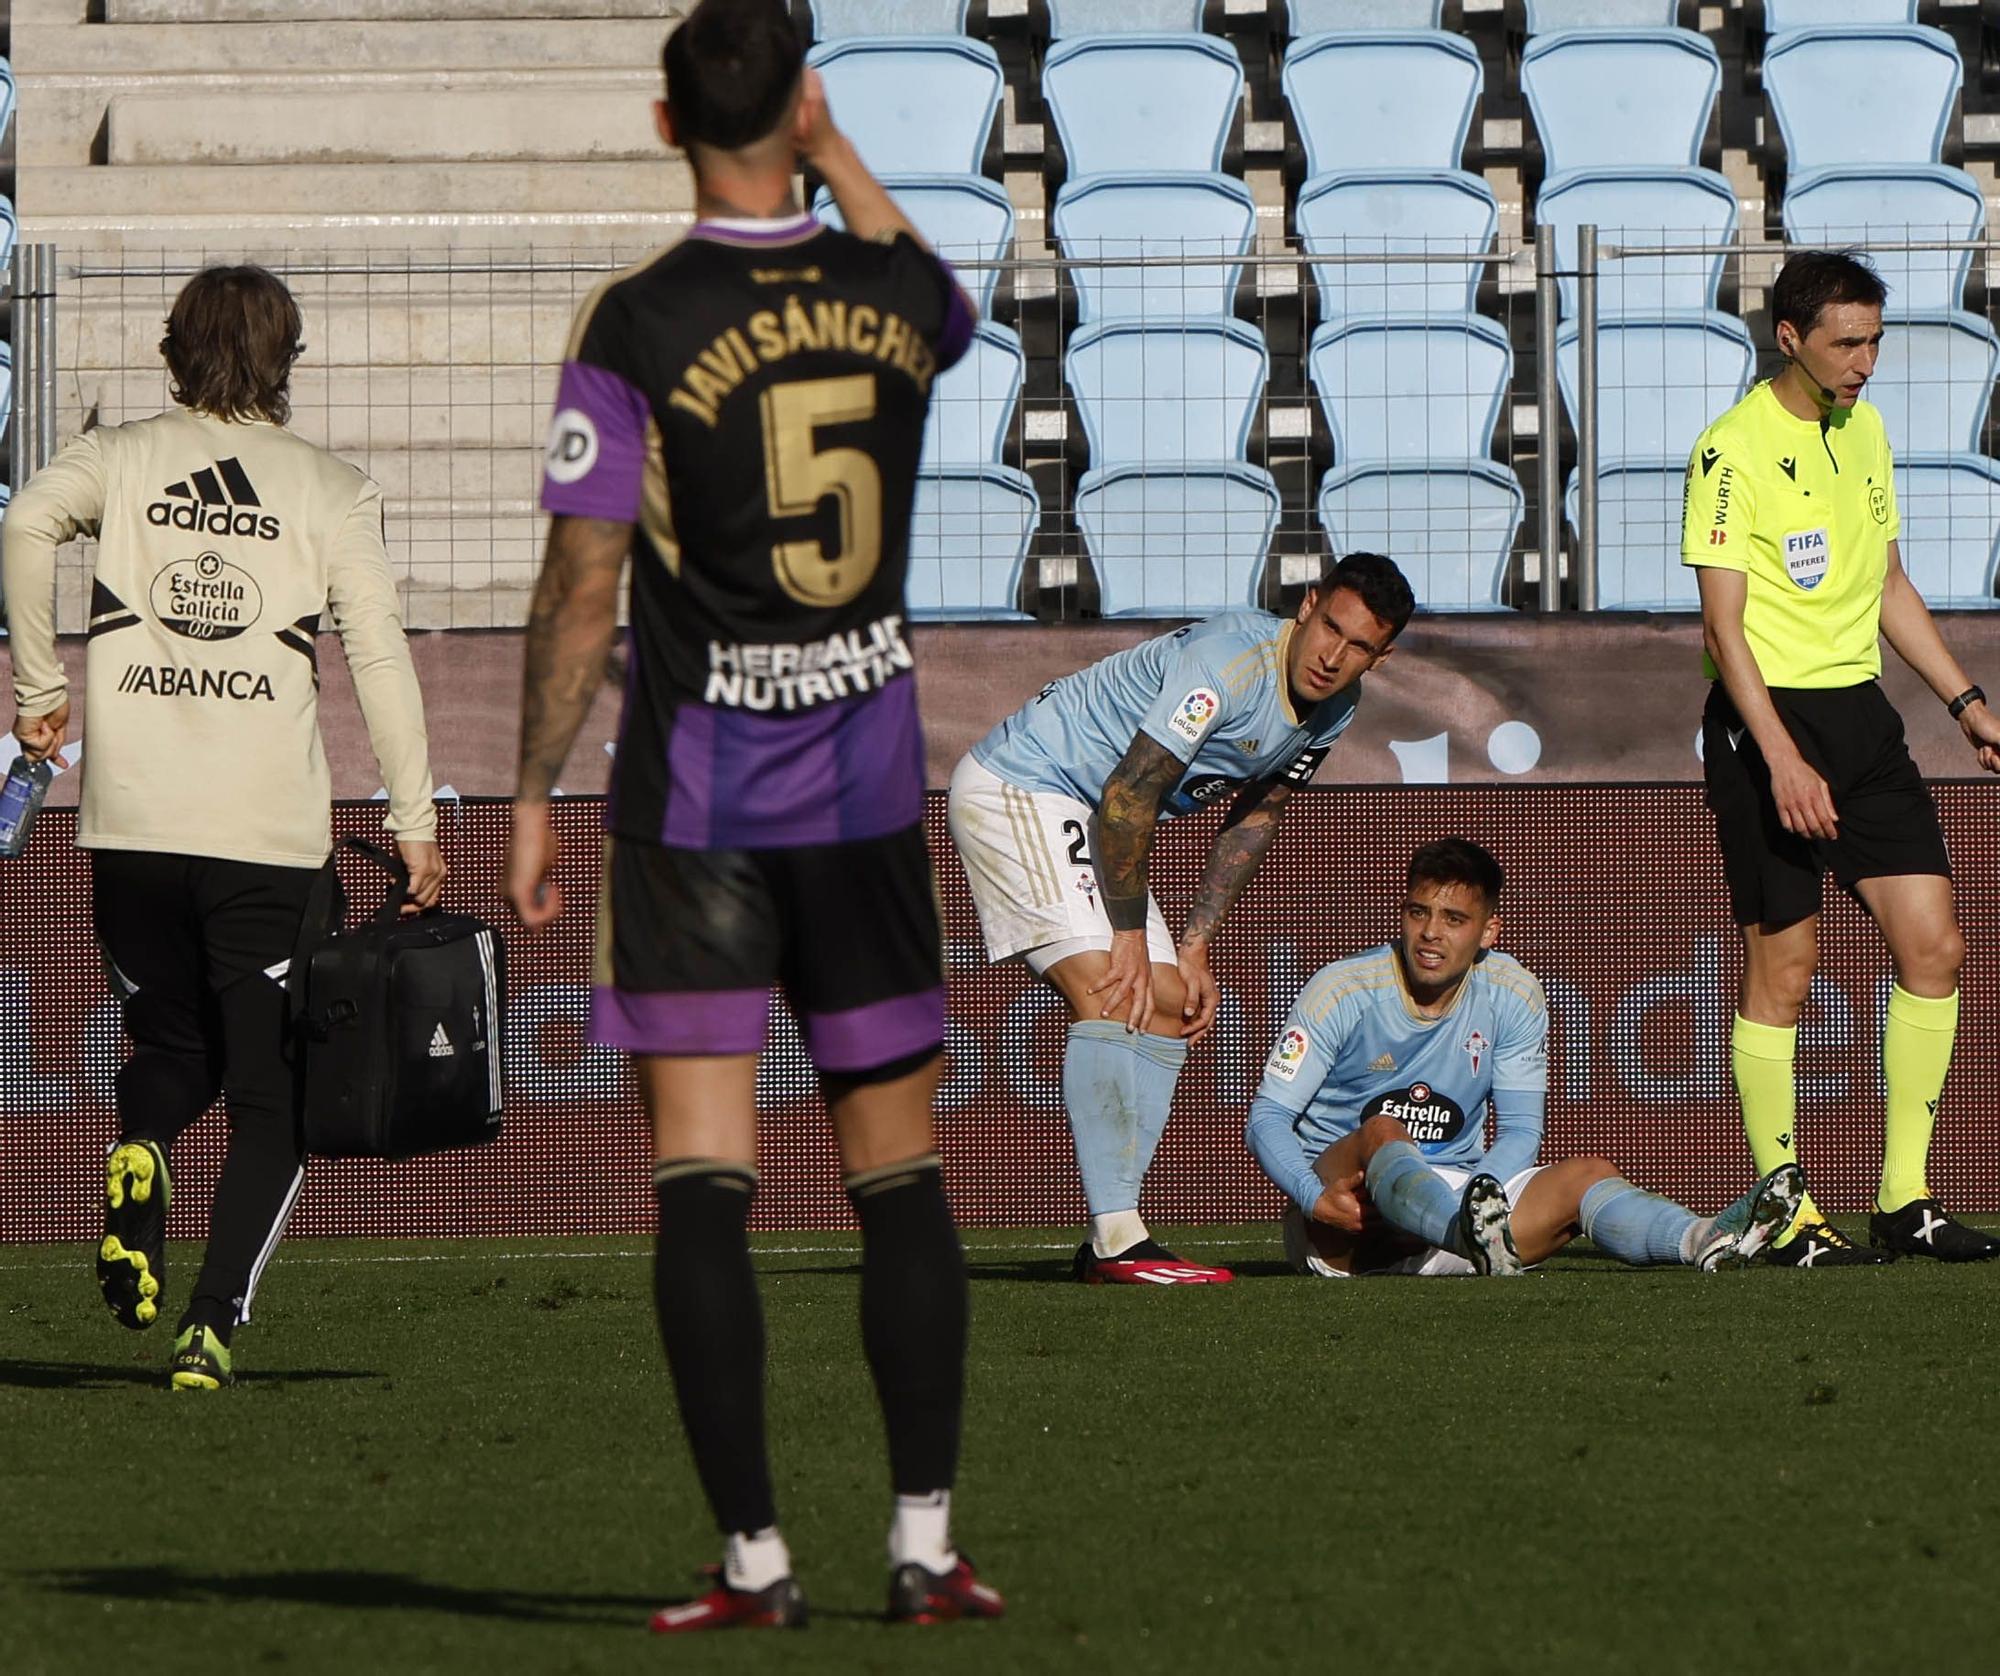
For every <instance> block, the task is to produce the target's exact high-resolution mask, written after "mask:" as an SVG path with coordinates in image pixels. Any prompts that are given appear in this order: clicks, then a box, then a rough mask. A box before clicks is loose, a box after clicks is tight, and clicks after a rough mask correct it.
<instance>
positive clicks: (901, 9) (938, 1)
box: [812, 0, 971, 41]
mask: <svg viewBox="0 0 2000 1676" xmlns="http://www.w3.org/2000/svg"><path fill="white" fill-rule="evenodd" d="M970 9H971V4H970V0H812V14H813V39H814V40H816V41H831V40H837V39H839V38H840V37H842V36H846V35H963V34H964V33H965V14H966V13H967V12H968V11H969V10H970Z"/></svg>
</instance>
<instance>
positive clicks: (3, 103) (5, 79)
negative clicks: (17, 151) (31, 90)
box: [0, 58, 14, 141]
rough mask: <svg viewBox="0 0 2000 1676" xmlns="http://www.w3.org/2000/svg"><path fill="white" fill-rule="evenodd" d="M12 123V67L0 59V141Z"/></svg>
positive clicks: (5, 136)
mask: <svg viewBox="0 0 2000 1676" xmlns="http://www.w3.org/2000/svg"><path fill="white" fill-rule="evenodd" d="M13 123H14V66H13V65H12V64H10V63H8V62H7V60H6V59H4V58H0V141H4V140H5V139H6V138H7V130H8V129H9V128H10V127H12V126H13Z"/></svg>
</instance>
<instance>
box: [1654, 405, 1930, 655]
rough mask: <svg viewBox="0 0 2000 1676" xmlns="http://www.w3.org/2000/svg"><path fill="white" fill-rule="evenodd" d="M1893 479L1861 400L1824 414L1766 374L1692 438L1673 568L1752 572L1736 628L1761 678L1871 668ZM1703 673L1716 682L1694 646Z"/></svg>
mask: <svg viewBox="0 0 2000 1676" xmlns="http://www.w3.org/2000/svg"><path fill="white" fill-rule="evenodd" d="M1897 528H1898V522H1897V516H1896V485H1895V482H1894V480H1893V479H1892V477H1891V473H1890V459H1889V438H1888V436H1887V435H1886V434H1885V433H1884V431H1883V429H1882V415H1881V414H1880V413H1879V412H1877V411H1876V409H1875V408H1874V406H1873V405H1872V404H1870V403H1868V402H1865V401H1862V402H1856V403H1855V404H1854V406H1853V407H1851V408H1848V409H1845V410H1842V409H1839V408H1836V409H1835V410H1834V411H1833V413H1832V414H1831V415H1830V416H1829V417H1828V418H1827V420H1826V421H1825V422H1821V421H1820V420H1817V419H1801V418H1799V417H1797V416H1796V415H1795V414H1793V413H1791V412H1789V411H1788V410H1787V409H1786V407H1785V405H1784V403H1783V402H1781V401H1779V400H1778V398H1777V395H1776V394H1775V393H1774V392H1773V391H1772V389H1771V386H1770V385H1769V384H1768V383H1765V384H1759V385H1758V386H1757V387H1756V388H1755V389H1754V390H1752V391H1751V392H1750V394H1749V395H1747V396H1745V397H1744V398H1743V399H1742V400H1741V401H1740V402H1738V403H1737V404H1736V405H1735V406H1734V407H1732V408H1731V409H1730V410H1729V411H1728V412H1727V413H1725V414H1723V416H1722V417H1721V418H1720V419H1718V420H1716V421H1715V423H1714V424H1712V425H1710V426H1709V427H1708V429H1707V430H1705V431H1703V432H1702V433H1701V437H1700V439H1699V440H1698V441H1697V442H1696V443H1695V445H1694V453H1693V454H1692V455H1691V456H1690V457H1689V459H1688V468H1687V486H1686V489H1685V491H1684V492H1683V495H1682V499H1681V563H1682V564H1690V565H1715V566H1718V567H1720V568H1722V569H1725V570H1740V571H1742V572H1744V574H1745V575H1746V576H1748V578H1749V589H1750V591H1749V596H1748V598H1747V599H1746V601H1745V602H1744V606H1743V632H1744V636H1745V638H1746V639H1748V641H1749V642H1750V650H1751V652H1752V653H1753V654H1754V655H1755V657H1756V659H1757V668H1758V671H1759V673H1761V674H1762V675H1763V677H1764V684H1765V685H1766V686H1768V687H1853V686H1859V685H1860V684H1861V683H1862V682H1863V681H1872V680H1875V679H1876V678H1877V677H1879V676H1880V675H1881V673H1882V647H1881V641H1880V637H1879V628H1878V625H1879V621H1880V618H1881V615H1882V583H1883V579H1884V578H1885V577H1886V576H1887V575H1888V569H1889V543H1890V542H1892V541H1894V540H1895V539H1896V531H1897ZM1702 672H1703V674H1705V675H1707V676H1708V677H1709V678H1710V679H1711V680H1713V679H1714V678H1715V675H1716V669H1715V664H1714V662H1713V661H1712V660H1711V659H1710V658H1709V657H1708V656H1707V655H1706V654H1704V655H1703V657H1702Z"/></svg>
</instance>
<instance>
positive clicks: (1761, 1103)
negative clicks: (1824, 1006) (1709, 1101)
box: [1729, 1013, 1820, 1245]
mask: <svg viewBox="0 0 2000 1676" xmlns="http://www.w3.org/2000/svg"><path fill="white" fill-rule="evenodd" d="M1798 1045H1799V1032H1798V1027H1797V1026H1796V1025H1793V1026H1790V1027H1782V1026H1779V1025H1776V1024H1753V1023H1751V1021H1750V1020H1749V1019H1747V1018H1745V1017H1744V1016H1743V1015H1742V1014H1741V1013H1738V1014H1737V1015H1736V1027H1735V1029H1734V1030H1733V1031H1731V1033H1730V1037H1729V1068H1730V1070H1731V1071H1733V1072H1734V1073H1735V1075H1736V1098H1737V1099H1738V1100H1739V1101H1741V1102H1742V1105H1743V1133H1744V1136H1745V1137H1746V1138H1747V1139H1748V1140H1749V1142H1750V1156H1751V1158H1752V1159H1753V1160H1754V1161H1755V1163H1756V1165H1757V1173H1758V1175H1760V1176H1766V1175H1769V1174H1770V1173H1771V1172H1772V1171H1773V1170H1775V1169H1776V1168H1777V1167H1778V1166H1779V1165H1780V1164H1796V1163H1797V1162H1798V1161H1799V1159H1798V1151H1797V1149H1796V1148H1795V1147H1794V1146H1793V1144H1792V1119H1793V1117H1794V1115H1795V1114H1796V1112H1797V1110H1798V1093H1797V1088H1796V1086H1795V1082H1794V1079H1793V1075H1792V1061H1793V1059H1794V1058H1795V1057H1796V1055H1797V1053H1798ZM1819 1220H1820V1214H1819V1207H1818V1206H1817V1205H1815V1204H1814V1203H1813V1202H1812V1196H1811V1195H1810V1194H1808V1195H1806V1197H1805V1198H1804V1199H1802V1200H1801V1201H1800V1202H1799V1213H1798V1215H1797V1216H1795V1217H1793V1218H1792V1228H1797V1227H1798V1226H1799V1225H1800V1224H1801V1223H1805V1222H1817V1221H1819ZM1791 1237H1792V1236H1791V1230H1790V1229H1787V1230H1786V1232H1785V1234H1784V1235H1783V1237H1781V1238H1780V1239H1779V1240H1778V1242H1777V1243H1778V1244H1779V1245H1783V1244H1784V1243H1785V1241H1786V1240H1789V1239H1790V1238H1791Z"/></svg>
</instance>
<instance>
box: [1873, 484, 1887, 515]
mask: <svg viewBox="0 0 2000 1676" xmlns="http://www.w3.org/2000/svg"><path fill="white" fill-rule="evenodd" d="M1868 516H1869V517H1871V518H1873V519H1874V520H1875V522H1876V523H1878V524H1886V523H1888V521H1889V491H1888V490H1887V489H1885V488H1883V487H1882V485H1881V484H1879V483H1871V484H1869V485H1868Z"/></svg>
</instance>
